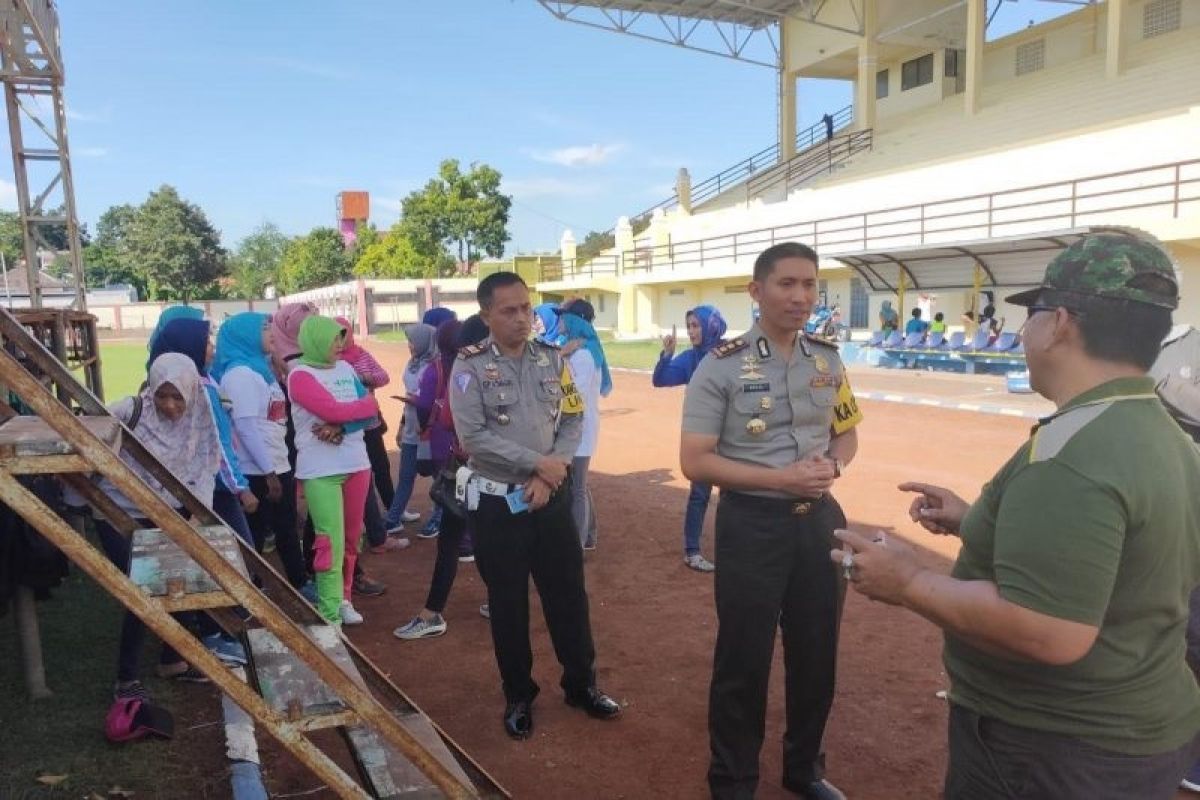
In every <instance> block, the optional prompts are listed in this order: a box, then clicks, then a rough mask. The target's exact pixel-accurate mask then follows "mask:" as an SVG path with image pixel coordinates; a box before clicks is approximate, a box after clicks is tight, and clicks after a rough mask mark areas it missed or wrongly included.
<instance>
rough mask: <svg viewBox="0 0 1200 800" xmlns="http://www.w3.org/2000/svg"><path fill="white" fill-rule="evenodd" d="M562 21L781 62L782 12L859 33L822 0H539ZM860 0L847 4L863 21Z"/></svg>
mask: <svg viewBox="0 0 1200 800" xmlns="http://www.w3.org/2000/svg"><path fill="white" fill-rule="evenodd" d="M538 3H540V4H541V5H542V7H543V8H545V9H546V10H547V11H549V12H550V13H551V14H553V15H554V16H555V17H557V18H558V19H560V20H563V21H565V22H575V23H578V24H580V25H587V26H589V27H593V28H600V29H601V30H608V31H613V32H616V33H624V34H627V35H629V36H636V37H638V38H640V39H649V40H651V41H655V42H665V43H667V44H673V45H675V46H677V47H686V48H688V49H691V50H699V51H701V52H704V53H711V54H713V55H719V56H725V57H727V58H733V59H737V60H739V61H748V62H750V63H752V64H759V65H762V66H765V67H777V66H778V64H779V32H778V28H777V27H776V25H777V23H778V22H779V21H780V20H781V19H783V18H784V17H793V18H795V19H800V20H804V21H807V22H811V23H813V24H815V25H823V26H826V27H831V28H834V29H836V30H841V31H844V32H846V33H851V34H855V35H857V34H859V33H861V28H860V29H859V30H851V29H849V28H845V27H843V26H838V25H832V24H829V23H826V22H825V21H824V20H823V19H822V18H821V11H822V9H823V8H824V6H825V3H826V0H674V1H673V2H672V1H671V0H645V2H637V0H611V1H610V2H604V1H603V0H601V1H600V2H581V3H567V2H558V0H538ZM861 5H862V2H861V0H852V2H851V6H852V7H853V8H854V9H855V13H856V15H857V16H858V19H859V20H860V22H861V18H862V17H861V12H860V11H859V9H860V8H861Z"/></svg>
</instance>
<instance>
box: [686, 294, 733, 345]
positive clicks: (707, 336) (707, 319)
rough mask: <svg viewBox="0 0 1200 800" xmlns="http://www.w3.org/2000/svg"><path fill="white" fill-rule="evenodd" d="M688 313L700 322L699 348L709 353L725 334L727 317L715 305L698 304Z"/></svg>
mask: <svg viewBox="0 0 1200 800" xmlns="http://www.w3.org/2000/svg"><path fill="white" fill-rule="evenodd" d="M688 314H690V315H692V316H693V317H695V318H696V321H697V322H699V323H700V347H699V350H700V352H701V353H707V352H708V351H709V350H712V349H713V348H714V347H716V346H717V344H719V343H720V341H721V337H722V336H724V335H725V330H726V325H725V318H724V317H722V316H721V312H720V311H718V310H717V309H716V307H714V306H696V307H695V308H693V309H692V310H691V311H689V312H688Z"/></svg>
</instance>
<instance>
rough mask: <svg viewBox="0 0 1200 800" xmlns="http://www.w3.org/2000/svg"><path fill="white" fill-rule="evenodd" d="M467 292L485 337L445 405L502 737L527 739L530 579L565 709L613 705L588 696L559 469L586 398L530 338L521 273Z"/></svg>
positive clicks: (574, 557)
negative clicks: (462, 468) (487, 614)
mask: <svg viewBox="0 0 1200 800" xmlns="http://www.w3.org/2000/svg"><path fill="white" fill-rule="evenodd" d="M476 294H477V297H478V299H479V307H480V316H482V318H483V320H484V322H486V323H487V325H488V328H489V330H490V331H491V335H490V336H489V337H488V338H487V339H485V340H484V341H482V342H480V343H479V344H477V345H472V346H470V347H465V348H463V349H462V350H460V351H459V355H458V359H457V360H456V361H455V364H454V369H453V371H452V372H451V376H450V381H451V386H450V390H449V396H450V409H451V411H452V413H453V415H454V426H455V431H456V432H457V434H458V438H459V442H460V443H461V444H462V446H463V448H464V449H465V450H466V451H467V453H468V455H469V457H470V459H469V461H468V464H467V468H468V469H469V470H470V471H471V473H472V474H471V476H470V477H469V478H465V474H464V476H460V485H465V491H464V494H465V497H466V503H467V508H468V513H469V514H470V516H471V523H472V526H471V527H472V530H473V531H474V536H475V563H476V566H478V568H479V574H480V575H481V576H482V577H483V580H484V583H486V584H487V588H488V604H489V606H490V610H491V620H492V642H493V644H494V646H495V649H496V662H497V664H498V665H499V667H500V678H501V680H502V681H503V685H504V696H505V700H506V701H507V703H506V707H505V710H504V729H505V731H507V733H508V734H509V736H511V737H513V738H515V739H524V738H527V737H528V736H529V735H530V734H531V733H532V731H533V711H532V704H533V700H534V698H535V697H536V696H537V694H538V685H537V684H536V683H535V682H534V681H533V677H532V675H531V671H532V667H533V653H532V652H531V650H530V646H529V578H530V576H531V575H532V577H533V582H534V585H535V586H536V587H537V590H538V594H539V595H540V596H541V599H542V610H543V612H544V614H545V616H546V627H547V628H549V631H550V638H551V640H552V641H553V643H554V652H555V654H556V655H557V656H558V660H559V663H561V664H562V667H563V676H562V681H561V685H562V688H563V691H564V693H565V697H566V702H567V704H568V705H571V706H574V707H577V708H581V709H583V710H584V711H586V712H587V713H588V714H590V715H591V716H593V717H596V718H600V719H609V718H612V717H615V716H617V714H619V713H620V711H621V707H620V706H619V705H618V704H617V703H616V702H615V701H613V700H612V699H611V698H609V697H608V696H607V695H605V694H604V693H603V692H601V691H600V690H599V689H597V688H596V669H595V660H596V653H595V647H594V645H593V644H592V630H591V622H590V620H589V618H588V598H587V592H586V590H585V588H584V580H583V551H582V549H581V548H580V544H579V536H578V534H577V533H576V530H575V522H574V518H573V517H572V515H571V491H570V483H569V481H570V474H569V471H568V465H569V464H570V463H571V459H572V457H573V456H574V455H575V451H576V449H577V448H578V447H579V441H580V437H581V436H582V433H583V402H582V400H581V399H580V397H579V394H578V393H577V392H576V391H575V388H574V385H573V384H572V383H571V380H570V373H569V372H568V371H567V370H566V369H565V365H564V363H563V359H562V356H561V354H560V353H559V351H558V349H557V348H555V347H553V346H550V345H546V344H543V343H541V342H536V341H530V339H529V335H530V333H531V331H532V328H533V310H532V307H531V306H530V302H529V289H528V288H527V287H526V285H525V282H524V281H522V280H521V278H520V276H518V275H517V274H515V273H512V272H497V273H493V274H492V275H489V276H488V277H486V278H484V279H483V280H482V281H480V282H479V288H478V290H477V292H476Z"/></svg>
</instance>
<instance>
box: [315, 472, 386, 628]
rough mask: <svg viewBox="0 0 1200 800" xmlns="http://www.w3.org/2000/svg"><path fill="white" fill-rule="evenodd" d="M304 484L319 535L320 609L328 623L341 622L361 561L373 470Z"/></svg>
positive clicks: (318, 579)
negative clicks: (365, 517)
mask: <svg viewBox="0 0 1200 800" xmlns="http://www.w3.org/2000/svg"><path fill="white" fill-rule="evenodd" d="M302 483H303V484H304V497H305V499H306V500H307V502H308V513H309V516H311V517H312V522H313V530H314V531H315V533H316V540H315V542H314V543H313V569H314V570H316V573H317V580H316V583H317V610H318V611H319V612H321V616H322V617H324V618H325V619H326V620H328V621H329V622H335V623H337V622H341V614H340V611H339V609H340V606H341V602H342V600H349V599H350V587H351V583H352V582H353V580H354V564H355V562H357V561H358V546H359V542H360V540H361V539H362V531H363V509H364V507H365V506H366V503H367V492H368V491H369V489H370V485H371V470H369V469H364V470H361V471H359V472H354V473H351V474H348V475H329V476H328V477H324V478H308V479H306V480H304V481H302Z"/></svg>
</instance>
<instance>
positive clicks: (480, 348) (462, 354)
mask: <svg viewBox="0 0 1200 800" xmlns="http://www.w3.org/2000/svg"><path fill="white" fill-rule="evenodd" d="M487 350H488V348H487V345H486V344H484V343H483V342H476V343H475V344H469V345H467V346H466V347H460V348H458V357H459V358H474V357H475V356H479V355H483V354H484V353H486V352H487Z"/></svg>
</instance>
